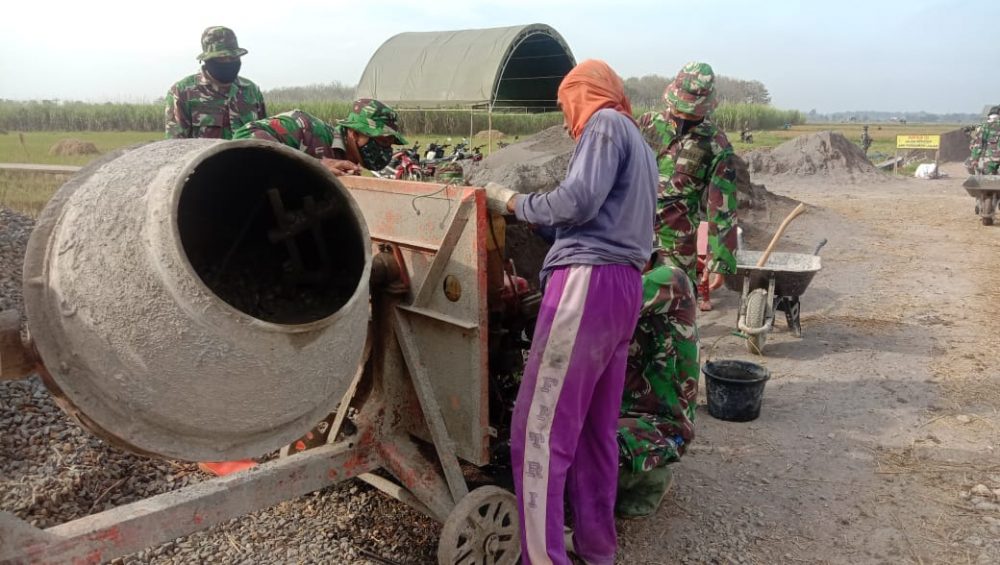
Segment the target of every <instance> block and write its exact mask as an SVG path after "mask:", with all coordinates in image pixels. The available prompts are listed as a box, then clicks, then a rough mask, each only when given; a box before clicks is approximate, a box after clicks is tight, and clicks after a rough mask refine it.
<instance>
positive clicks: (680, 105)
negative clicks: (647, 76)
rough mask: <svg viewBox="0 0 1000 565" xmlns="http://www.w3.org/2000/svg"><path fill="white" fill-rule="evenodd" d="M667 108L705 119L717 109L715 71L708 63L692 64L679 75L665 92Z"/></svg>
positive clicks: (687, 65) (686, 66) (682, 69)
mask: <svg viewBox="0 0 1000 565" xmlns="http://www.w3.org/2000/svg"><path fill="white" fill-rule="evenodd" d="M663 99H664V100H666V101H667V108H668V109H670V110H673V111H675V112H680V113H683V114H688V115H691V116H697V117H699V118H703V117H705V116H707V115H709V114H710V113H711V112H712V110H714V109H715V106H716V104H717V101H716V98H715V71H713V70H712V66H711V65H709V64H708V63H697V62H691V63H688V64H686V65H684V67H682V68H681V70H680V71H679V72H678V73H677V76H676V77H674V80H673V82H671V83H670V84H669V85H668V86H667V89H666V90H665V91H664V92H663Z"/></svg>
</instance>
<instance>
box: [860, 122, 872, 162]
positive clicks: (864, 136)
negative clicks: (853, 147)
mask: <svg viewBox="0 0 1000 565" xmlns="http://www.w3.org/2000/svg"><path fill="white" fill-rule="evenodd" d="M871 146H872V136H871V135H869V134H868V126H864V127H863V128H862V129H861V149H862V150H863V151H864V152H865V155H866V156H867V155H868V148H869V147H871Z"/></svg>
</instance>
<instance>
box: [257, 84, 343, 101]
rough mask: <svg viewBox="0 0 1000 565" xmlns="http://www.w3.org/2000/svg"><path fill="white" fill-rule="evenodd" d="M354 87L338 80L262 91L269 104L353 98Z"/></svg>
mask: <svg viewBox="0 0 1000 565" xmlns="http://www.w3.org/2000/svg"><path fill="white" fill-rule="evenodd" d="M355 89H356V87H354V86H348V85H345V84H343V83H342V82H340V81H336V80H335V81H333V82H330V83H327V84H309V85H306V86H286V87H280V88H272V89H271V90H266V91H264V100H265V101H266V102H267V103H269V104H296V103H299V102H325V101H331V100H340V101H344V100H346V101H351V100H354V91H355Z"/></svg>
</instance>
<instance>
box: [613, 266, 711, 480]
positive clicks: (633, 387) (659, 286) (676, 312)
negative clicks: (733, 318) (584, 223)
mask: <svg viewBox="0 0 1000 565" xmlns="http://www.w3.org/2000/svg"><path fill="white" fill-rule="evenodd" d="M642 290H643V293H642V298H643V304H642V310H641V312H640V314H639V323H638V324H637V325H636V329H635V332H634V333H633V334H632V341H631V342H630V343H629V352H628V361H627V365H626V370H625V388H624V390H623V392H622V407H621V413H620V414H619V418H618V453H619V464H620V465H621V467H622V468H623V469H624V470H626V471H631V472H641V471H648V470H650V469H653V468H655V467H658V466H660V465H666V464H667V463H673V462H675V461H677V460H678V459H680V457H681V455H682V454H683V453H684V450H685V449H686V447H687V446H688V445H689V444H690V443H691V442H692V441H693V440H694V415H695V407H696V400H697V397H698V377H699V374H698V370H699V363H698V327H697V325H696V324H695V317H696V315H697V310H696V308H695V296H694V289H693V287H692V285H691V281H690V279H688V277H687V274H686V273H685V272H684V271H683V270H681V269H679V268H677V267H674V266H672V265H669V266H661V267H657V268H655V269H653V270H651V271H649V272H648V273H646V274H645V275H643V277H642Z"/></svg>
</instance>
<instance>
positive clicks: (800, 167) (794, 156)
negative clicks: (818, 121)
mask: <svg viewBox="0 0 1000 565" xmlns="http://www.w3.org/2000/svg"><path fill="white" fill-rule="evenodd" d="M744 158H745V159H746V162H747V164H748V166H749V171H750V173H751V174H752V175H754V176H758V175H764V176H774V175H796V176H803V175H823V176H826V177H830V180H832V181H840V182H856V181H862V180H865V181H869V180H872V179H875V178H880V177H881V173H880V172H879V171H878V169H876V168H875V165H872V163H871V161H869V160H868V157H866V156H865V153H864V151H862V150H861V148H860V147H858V146H857V145H855V144H854V143H852V142H850V141H848V140H847V138H845V137H844V136H843V135H841V134H839V133H834V132H831V131H821V132H817V133H813V134H810V135H803V136H799V137H796V138H795V139H793V140H791V141H787V142H785V143H782V144H781V145H779V146H777V147H775V148H773V149H771V150H767V149H758V150H755V151H751V152H749V153H747V154H746V156H745V157H744Z"/></svg>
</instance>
